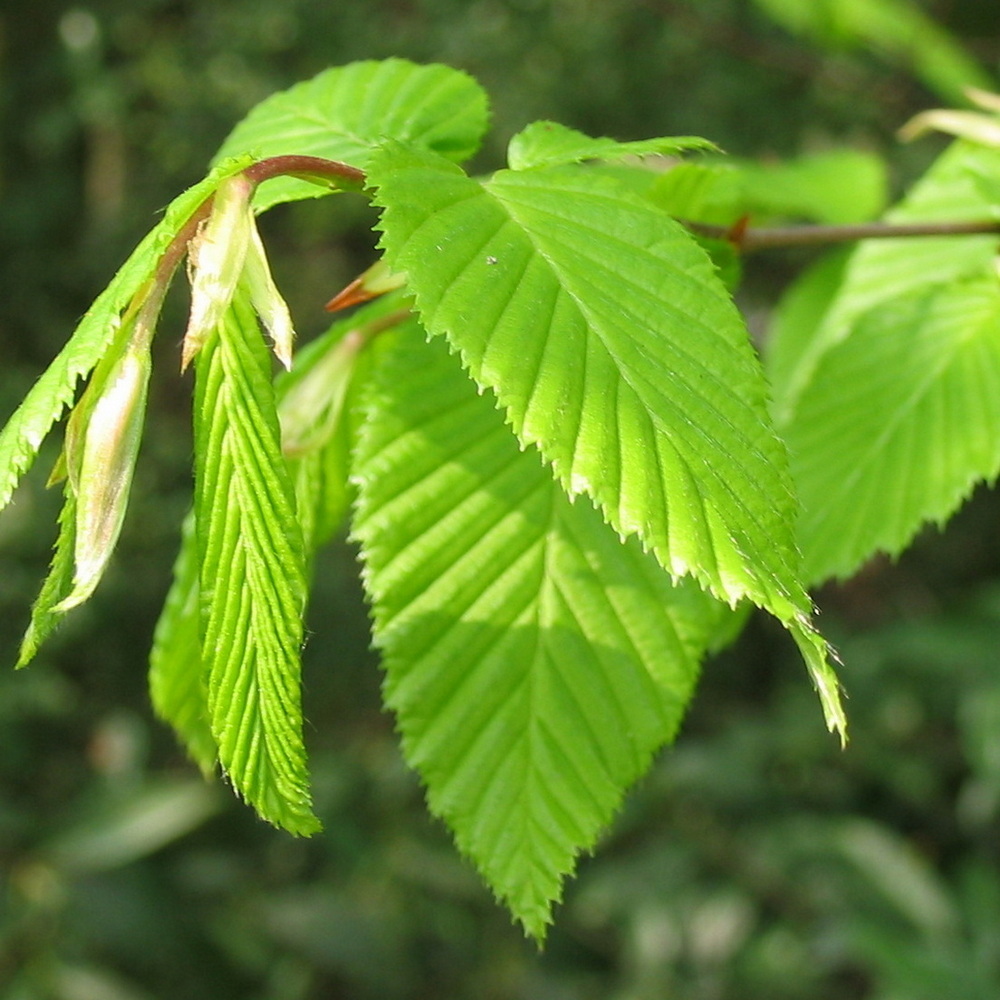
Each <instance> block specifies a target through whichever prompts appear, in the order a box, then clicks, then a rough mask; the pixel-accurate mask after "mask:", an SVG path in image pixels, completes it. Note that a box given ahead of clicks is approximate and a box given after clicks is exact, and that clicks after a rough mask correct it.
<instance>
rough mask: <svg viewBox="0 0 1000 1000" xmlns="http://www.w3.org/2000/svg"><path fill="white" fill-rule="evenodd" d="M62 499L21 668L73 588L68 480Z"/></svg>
mask: <svg viewBox="0 0 1000 1000" xmlns="http://www.w3.org/2000/svg"><path fill="white" fill-rule="evenodd" d="M64 493H65V500H64V502H63V507H62V511H61V512H60V514H59V537H58V538H57V539H56V544H55V549H54V550H53V554H52V564H51V565H50V567H49V573H48V576H46V578H45V582H44V583H43V584H42V589H41V590H40V591H39V594H38V597H37V598H36V599H35V603H34V604H33V605H32V608H31V621H30V623H29V625H28V628H27V631H26V632H25V633H24V638H23V639H22V640H21V649H20V653H19V655H18V660H17V666H18V667H23V666H26V665H27V664H28V663H30V662H31V661H32V660H33V659H34V658H35V654H36V653H37V652H38V650H39V648H40V647H41V645H42V643H43V642H45V640H46V639H47V638H48V637H49V636H50V635H51V634H52V633H53V632H54V631H55V629H56V627H57V626H58V625H59V623H60V622H61V621H62V620H63V618H64V617H65V612H64V611H57V610H56V608H57V607H58V605H59V604H61V603H62V602H63V601H64V600H65V599H66V597H67V596H68V595H69V594H70V592H71V591H72V590H73V569H74V565H75V561H74V558H73V554H74V549H75V548H76V512H77V511H76V495H75V494H74V492H73V490H72V488H71V486H70V484H69V482H68V481H67V483H66V485H65V488H64Z"/></svg>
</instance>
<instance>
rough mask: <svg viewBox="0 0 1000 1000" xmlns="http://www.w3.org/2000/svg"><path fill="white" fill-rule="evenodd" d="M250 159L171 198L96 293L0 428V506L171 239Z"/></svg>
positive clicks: (224, 165)
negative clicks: (68, 338) (81, 317)
mask: <svg viewBox="0 0 1000 1000" xmlns="http://www.w3.org/2000/svg"><path fill="white" fill-rule="evenodd" d="M249 163H250V159H249V158H248V157H243V158H241V159H236V160H226V161H224V162H220V163H219V164H218V166H216V167H215V169H214V170H212V172H211V173H210V174H209V175H208V177H206V178H205V179H204V180H203V181H201V182H200V183H198V184H196V185H195V186H194V187H192V188H189V189H188V190H187V191H185V192H184V193H183V194H182V195H180V196H178V197H177V198H175V199H174V200H173V201H172V202H171V203H170V206H169V207H168V208H167V211H166V214H165V215H164V217H163V219H162V221H161V222H160V223H159V224H158V225H157V226H156V227H155V228H154V229H153V230H152V231H151V232H150V233H149V234H148V235H147V236H146V238H145V239H144V240H143V241H142V242H141V243H140V244H139V246H138V247H136V249H135V250H134V251H133V253H132V255H131V256H130V257H129V259H128V260H127V261H126V262H125V263H124V264H123V265H122V267H121V269H120V270H119V271H118V273H117V274H116V275H115V277H114V278H113V279H112V281H111V284H110V285H108V287H107V288H106V289H105V290H104V291H103V292H102V293H101V294H100V295H99V296H98V297H97V299H96V300H95V302H94V304H93V305H92V306H91V307H90V309H89V310H88V311H87V314H86V315H85V316H84V317H83V319H82V320H81V321H80V324H79V326H77V328H76V331H75V332H74V333H73V336H72V337H71V338H70V340H69V342H68V343H67V344H66V346H65V347H64V348H63V349H62V351H60V353H59V355H58V357H56V359H55V360H54V361H53V362H52V364H51V365H49V367H48V368H47V369H46V371H45V374H44V375H42V376H41V378H40V379H39V380H38V381H37V382H36V383H35V385H34V386H33V387H32V389H31V391H30V392H29V393H28V395H27V396H26V397H25V398H24V401H23V402H22V403H21V405H20V406H19V407H18V408H17V410H16V411H15V413H14V414H13V416H12V417H11V418H10V420H9V422H8V423H7V425H6V426H5V427H4V428H3V430H2V431H0V510H2V509H3V508H4V507H5V506H6V505H7V504H8V503H9V501H10V498H11V495H12V494H13V492H14V489H15V487H16V486H17V484H18V482H19V481H20V478H21V476H22V475H23V474H24V473H25V472H27V470H28V469H29V468H30V467H31V464H32V463H33V462H34V459H35V456H36V455H37V453H38V449H39V448H40V447H41V444H42V441H43V440H44V439H45V436H46V435H47V434H48V432H49V430H50V429H51V427H52V425H53V424H54V423H55V422H56V421H57V420H58V419H59V417H60V416H61V415H62V412H63V410H65V408H66V407H67V406H68V405H69V404H70V403H71V402H72V401H73V396H74V394H75V391H76V385H77V381H78V380H79V379H80V378H83V377H84V376H85V375H87V374H88V373H89V372H90V371H91V370H92V369H93V368H94V367H95V366H96V365H97V364H98V362H99V361H100V360H101V358H102V357H103V356H104V353H105V351H106V350H107V349H108V348H109V347H110V345H111V344H112V342H113V340H114V337H115V333H116V332H117V330H118V326H119V323H120V317H121V313H122V311H123V310H124V309H125V307H126V306H127V305H128V304H129V302H130V301H131V300H132V299H133V297H134V296H135V295H136V294H137V293H138V292H139V291H140V289H141V288H142V287H143V285H145V284H146V282H148V281H149V280H150V278H151V277H152V276H153V272H154V270H155V268H156V264H157V261H158V260H159V258H160V256H161V255H162V253H163V252H164V250H166V248H167V246H168V245H169V244H170V241H171V240H172V239H173V238H174V237H175V236H176V235H177V233H178V232H179V231H180V230H181V229H182V228H183V226H184V224H185V223H186V222H187V221H188V219H189V218H190V217H191V214H192V213H193V212H194V211H195V209H196V208H198V206H199V205H200V204H201V203H202V202H203V201H204V200H205V199H206V198H207V197H208V196H209V195H210V194H211V193H212V191H213V190H214V189H215V187H216V186H217V185H218V183H219V181H220V180H221V179H222V178H224V177H228V176H229V175H230V174H233V173H236V172H237V171H239V170H242V169H244V168H245V167H246V166H247V165H248V164H249Z"/></svg>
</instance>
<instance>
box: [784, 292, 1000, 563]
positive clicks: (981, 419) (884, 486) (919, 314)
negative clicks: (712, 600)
mask: <svg viewBox="0 0 1000 1000" xmlns="http://www.w3.org/2000/svg"><path fill="white" fill-rule="evenodd" d="M998 330H1000V281H998V280H997V278H996V276H995V275H990V276H987V277H982V278H978V279H970V280H967V281H961V282H956V283H953V284H950V285H948V286H941V285H937V286H931V287H930V288H929V289H928V290H927V291H926V292H925V293H923V294H920V295H917V294H914V295H911V296H908V297H906V298H899V299H895V300H893V301H891V302H889V303H886V304H885V305H883V306H881V307H879V308H876V309H873V310H870V311H869V312H867V313H865V315H864V316H863V317H861V319H860V320H859V321H858V322H857V323H856V324H855V326H854V327H853V329H852V331H851V336H850V337H849V338H848V339H847V340H844V341H843V342H842V343H840V344H839V345H837V346H836V347H835V348H833V349H832V350H830V351H828V352H827V353H826V354H825V355H824V356H823V358H822V360H821V362H820V364H819V367H818V369H817V372H816V376H815V378H814V380H813V382H812V384H811V385H810V387H809V390H808V391H807V392H806V393H805V394H804V395H803V396H802V398H801V400H800V401H799V406H798V408H797V409H796V412H795V419H794V420H793V421H792V422H790V423H789V424H788V426H787V428H786V435H787V441H788V445H789V449H790V450H791V453H792V457H793V470H794V474H795V479H796V483H797V485H798V488H799V495H800V497H801V499H802V505H803V516H802V522H801V534H800V540H801V542H800V543H801V546H802V550H803V553H804V557H805V563H806V571H807V574H808V578H809V579H811V580H816V581H819V580H823V579H826V578H827V577H830V576H841V577H842V576H847V575H849V574H851V573H852V572H854V571H855V570H856V569H857V568H858V567H859V566H860V564H861V563H862V562H863V561H864V560H865V559H866V558H868V557H869V556H870V555H871V554H872V553H874V552H876V551H879V550H881V551H886V552H889V553H891V554H896V553H898V552H899V551H900V550H901V549H902V548H903V547H904V546H905V545H906V544H907V543H908V542H909V541H910V540H911V539H912V537H913V535H914V534H916V532H917V530H918V529H919V528H920V526H921V525H922V524H923V523H924V522H926V521H937V522H941V521H943V520H944V519H945V518H947V517H948V516H949V515H950V514H951V513H952V512H953V511H954V510H955V508H956V507H957V506H958V505H959V504H960V503H961V502H962V501H963V500H964V499H965V498H966V497H967V496H968V495H969V493H970V492H971V490H972V488H973V486H974V485H975V484H976V483H977V482H980V481H981V480H984V479H994V478H996V476H997V474H998V472H1000V343H998V341H997V331H998Z"/></svg>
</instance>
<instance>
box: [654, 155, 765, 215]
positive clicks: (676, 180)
mask: <svg viewBox="0 0 1000 1000" xmlns="http://www.w3.org/2000/svg"><path fill="white" fill-rule="evenodd" d="M650 198H651V199H652V200H653V202H654V203H655V204H656V205H658V206H659V207H660V208H662V209H663V210H664V211H665V212H667V213H668V214H670V215H673V216H676V217H678V218H681V219H687V220H688V221H692V222H704V223H708V224H709V225H716V226H729V225H732V224H733V223H734V222H736V220H737V219H739V217H740V216H741V215H743V214H744V213H745V212H746V198H745V194H744V190H743V174H742V171H741V170H740V169H739V167H737V166H736V165H735V164H734V163H733V162H731V161H728V160H727V161H726V162H725V163H678V164H677V165H676V166H674V167H671V168H670V169H669V170H666V171H664V172H663V173H662V174H660V175H659V176H658V177H657V178H656V181H655V182H654V184H653V187H652V190H651V191H650Z"/></svg>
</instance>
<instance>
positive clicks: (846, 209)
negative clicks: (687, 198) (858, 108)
mask: <svg viewBox="0 0 1000 1000" xmlns="http://www.w3.org/2000/svg"><path fill="white" fill-rule="evenodd" d="M740 177H741V180H742V186H743V197H744V199H745V202H746V206H747V211H752V212H756V213H762V214H767V215H785V216H796V217H801V218H805V219H815V220H816V221H818V222H824V223H829V224H831V225H839V224H844V225H846V224H849V223H853V222H866V221H868V220H869V219H874V218H875V217H876V216H878V215H879V214H881V212H882V211H883V210H884V209H885V206H886V202H887V200H888V191H889V180H888V177H887V176H886V169H885V165H884V164H883V162H882V161H881V160H880V159H879V158H878V157H877V156H873V155H872V154H871V153H865V152H862V151H861V150H857V149H832V150H828V151H825V152H822V153H813V154H811V155H808V156H802V157H798V158H797V159H794V160H789V161H788V162H786V163H776V164H768V163H750V162H745V161H744V162H742V163H741V164H740Z"/></svg>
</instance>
